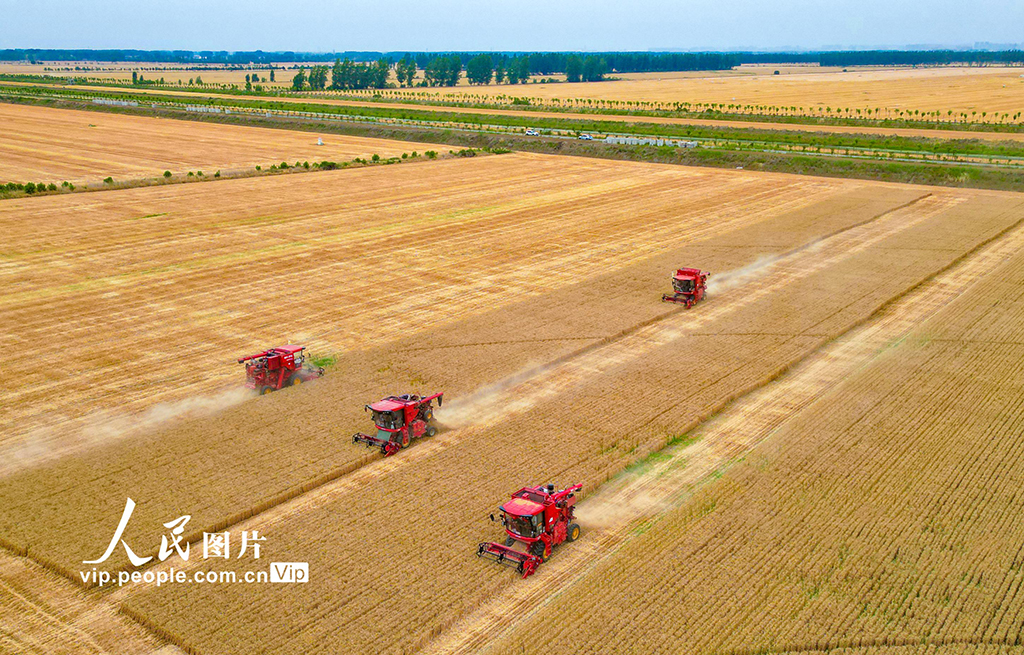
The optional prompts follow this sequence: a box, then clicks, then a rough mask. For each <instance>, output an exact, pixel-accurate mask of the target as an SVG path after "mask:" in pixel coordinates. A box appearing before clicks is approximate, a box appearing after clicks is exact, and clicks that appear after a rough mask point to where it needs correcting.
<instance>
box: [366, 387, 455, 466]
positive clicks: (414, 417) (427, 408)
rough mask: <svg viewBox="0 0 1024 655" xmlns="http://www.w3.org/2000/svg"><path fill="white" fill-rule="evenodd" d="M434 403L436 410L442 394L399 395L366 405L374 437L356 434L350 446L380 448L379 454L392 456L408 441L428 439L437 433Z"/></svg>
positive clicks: (406, 444) (442, 397) (442, 398)
mask: <svg viewBox="0 0 1024 655" xmlns="http://www.w3.org/2000/svg"><path fill="white" fill-rule="evenodd" d="M435 399H436V400H437V406H438V407H440V406H441V403H442V402H443V401H444V393H435V394H434V395H432V396H418V395H416V394H411V393H407V394H402V395H401V396H388V397H387V398H384V399H383V400H378V401H377V402H375V403H372V404H370V405H367V406H366V409H367V410H369V411H370V412H371V414H372V415H373V425H374V427H376V428H377V434H376V435H369V434H363V433H362V432H357V433H355V434H354V435H352V443H364V444H366V445H367V446H369V447H377V448H380V452H381V454H382V455H384V456H385V457H387V456H388V455H394V454H395V453H397V452H398V451H399V450H401V449H402V448H405V447H406V446H408V445H409V441H411V440H412V439H415V438H416V437H421V436H423V435H424V434H425V435H427V436H428V437H432V436H434V435H435V434H437V427H436V426H435V425H434V423H433V419H434V407H433V405H432V404H431V403H432V402H433V401H434V400H435Z"/></svg>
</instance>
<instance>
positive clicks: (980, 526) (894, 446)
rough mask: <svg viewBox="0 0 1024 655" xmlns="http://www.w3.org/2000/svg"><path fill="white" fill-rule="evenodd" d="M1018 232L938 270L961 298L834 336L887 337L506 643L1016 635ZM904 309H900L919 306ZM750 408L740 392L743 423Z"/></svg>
mask: <svg viewBox="0 0 1024 655" xmlns="http://www.w3.org/2000/svg"><path fill="white" fill-rule="evenodd" d="M1021 240H1022V239H1021V234H1020V233H1019V230H1018V231H1017V232H1016V233H1011V234H1010V235H1007V237H1005V238H1004V239H1003V240H1002V241H1001V242H996V243H995V244H993V246H992V247H991V248H989V249H988V252H983V253H982V254H981V256H980V257H978V258H976V259H974V260H970V261H968V262H966V263H965V268H966V270H961V271H959V272H958V273H954V274H952V275H948V276H943V277H940V278H939V279H938V280H936V281H935V285H934V291H933V297H932V298H930V299H929V298H928V297H927V294H925V297H922V298H919V299H918V300H920V301H921V302H922V303H923V307H924V309H925V310H932V309H933V308H932V307H931V306H930V303H931V302H932V301H934V300H936V299H939V298H941V297H942V296H944V295H945V296H949V295H954V296H955V295H956V294H960V293H961V292H962V295H959V297H956V299H955V300H954V301H953V302H951V303H949V304H947V305H945V306H943V307H941V308H939V309H938V311H937V312H935V313H934V315H933V316H931V318H929V319H928V320H927V321H925V322H923V323H920V324H916V325H913V330H912V331H910V333H909V335H906V336H903V337H901V336H900V335H899V334H890V333H888V332H886V331H885V330H884V329H883V331H882V332H881V333H875V334H871V333H868V334H863V335H856V334H855V335H852V337H851V340H850V341H849V342H847V343H842V344H837V345H836V347H835V349H836V351H837V353H841V352H842V351H844V350H846V351H847V353H846V354H847V355H848V354H849V351H850V350H853V351H856V350H862V351H863V350H864V349H865V348H867V350H868V351H873V352H871V355H872V357H871V358H870V364H869V365H867V366H858V367H856V368H855V370H854V371H852V374H851V375H849V376H848V377H847V378H846V379H845V380H834V379H833V380H832V381H831V382H830V383H831V384H835V387H834V389H832V390H831V391H830V392H829V393H827V394H826V395H824V396H821V397H820V398H817V399H815V401H814V402H813V403H811V404H810V405H808V406H807V408H806V409H805V410H804V411H801V412H800V413H798V414H797V415H796V416H795V417H792V418H790V420H788V421H787V422H785V423H783V424H781V425H775V426H772V425H770V424H769V425H768V426H763V425H758V426H756V427H758V428H761V427H766V428H768V429H769V430H770V429H771V428H773V427H774V431H771V432H770V436H769V435H768V434H761V435H760V437H759V438H764V437H765V436H768V439H767V440H766V441H764V443H763V444H762V445H761V446H759V447H758V448H757V449H755V450H754V451H753V453H751V454H749V455H748V456H747V457H746V458H745V459H744V460H743V461H742V462H741V463H740V464H738V465H736V466H735V467H734V468H733V469H732V470H730V471H729V472H728V473H726V475H725V477H724V478H723V479H722V480H721V481H720V482H718V483H716V484H714V485H711V486H708V487H706V488H705V489H703V490H701V491H699V492H698V493H697V494H696V495H695V496H694V497H692V498H691V499H689V500H688V501H687V502H685V503H683V504H682V506H681V507H679V508H678V509H675V510H672V511H670V512H668V513H667V514H666V515H665V516H664V518H662V519H660V520H659V521H658V522H656V523H655V524H653V526H650V527H649V529H647V530H646V531H644V532H642V534H639V535H638V536H636V537H635V538H633V539H632V540H631V541H629V542H628V543H627V544H626V545H625V546H623V547H622V548H621V550H619V551H618V552H617V553H615V554H614V555H613V556H611V557H609V558H607V560H606V561H604V562H602V563H601V564H600V565H598V566H597V567H595V568H594V569H593V570H592V571H589V572H587V574H586V576H585V577H583V578H582V580H579V581H578V582H576V583H575V584H572V585H568V586H565V587H564V588H562V589H561V591H563V592H564V593H562V594H561V596H560V597H559V598H558V599H555V600H554V601H553V602H551V603H548V604H547V605H546V606H545V608H544V611H543V618H542V620H540V619H538V618H534V619H532V620H530V621H528V622H526V623H524V624H523V625H522V626H521V627H520V628H518V629H517V630H516V631H515V632H514V633H513V634H511V635H510V636H508V637H507V638H506V639H502V640H499V642H498V643H497V644H496V645H495V650H496V651H497V652H508V651H510V650H515V649H516V648H517V647H518V644H523V643H530V641H531V640H532V639H535V638H537V637H538V634H539V635H541V636H542V638H543V639H544V640H545V641H546V642H547V643H551V644H555V645H556V646H557V647H556V648H555V651H556V652H573V653H587V652H603V651H604V650H606V649H608V648H611V649H613V650H614V649H615V648H617V647H626V645H627V644H629V645H630V647H635V646H636V645H637V644H640V647H641V648H643V649H644V650H645V651H648V652H676V651H675V650H674V649H670V650H666V649H667V647H668V645H669V644H685V651H686V652H709V651H714V652H736V653H751V652H757V651H759V650H763V649H765V648H771V649H772V650H778V651H793V650H801V651H803V650H815V649H826V648H829V649H833V648H840V647H854V648H861V647H875V646H879V645H883V644H889V645H910V644H921V643H927V644H936V645H942V644H951V645H961V646H963V647H964V648H965V649H967V648H968V647H971V646H975V645H977V646H979V647H980V646H985V645H989V646H999V645H1004V646H1014V645H1016V644H1019V643H1020V641H1021V628H1020V625H1021V622H1020V618H1021V616H1022V614H1024V607H1022V604H1021V603H1020V601H1019V593H1018V592H1019V589H1020V587H1021V584H1022V581H1024V578H1022V575H1021V565H1020V560H1021V554H1020V546H1019V541H1020V538H1019V535H1020V533H1021V531H1022V530H1024V522H1022V521H1021V520H1020V518H1019V512H1017V511H1016V508H1017V507H1018V506H1019V500H1020V499H1019V489H1020V485H1019V484H1017V481H1018V480H1019V479H1021V477H1022V476H1024V472H1022V470H1021V469H1022V465H1021V463H1020V462H1021V458H1020V440H1019V435H1020V430H1021V426H1022V425H1024V405H1022V404H1021V401H1020V399H1021V397H1022V396H1021V389H1022V388H1024V369H1022V367H1021V365H1020V362H1021V361H1022V360H1021V355H1022V354H1024V350H1022V346H1021V336H1022V335H1021V325H1022V323H1021V313H1022V311H1024V302H1022V299H1024V294H1022V291H1021V290H1022V289H1024V253H1022V252H1021V248H1020V245H1021ZM1007 257H1010V259H1009V261H1005V263H1003V262H1004V260H1005V259H1006V258H1007ZM972 266H976V267H977V268H974V270H973V271H972V270H971V268H972ZM979 268H980V270H979ZM979 273H982V274H983V277H981V279H980V281H977V283H976V284H974V285H973V286H969V287H968V288H967V289H963V287H962V286H961V285H964V284H965V283H970V282H974V280H975V278H976V276H977V275H978V274H979ZM902 308H903V304H902V303H901V304H899V305H897V306H895V307H894V310H895V313H894V314H893V315H891V316H890V317H889V318H890V319H891V320H893V321H895V322H899V321H901V320H905V318H906V317H905V316H901V314H900V310H901V309H902ZM883 328H884V326H883ZM858 336H860V337H862V338H864V339H865V342H863V343H857V342H855V341H853V339H854V338H856V337H858ZM879 339H880V340H879ZM850 363H851V362H849V361H847V362H846V364H847V365H849V364H850ZM852 363H856V362H852ZM829 366H830V367H833V366H834V364H829ZM826 372H827V371H826ZM835 372H836V371H835V369H834V368H832V370H831V372H829V374H828V376H826V378H825V381H827V380H828V378H829V377H831V376H834V374H835ZM795 373H796V375H795V376H794V379H795V378H798V377H800V374H801V373H806V371H804V372H795ZM811 377H812V378H814V377H818V376H814V375H811ZM822 381H823V380H822V379H821V378H819V379H818V380H817V382H818V384H820V383H821V382H822ZM749 409H750V408H748V407H745V406H744V405H740V406H738V407H737V408H736V412H737V413H736V414H735V415H734V416H733V417H732V420H733V422H734V423H735V424H736V426H735V427H739V428H741V429H743V426H744V425H745V422H744V420H743V419H742V418H740V412H744V411H749ZM755 416H756V413H755ZM729 420H730V418H729V416H728V415H727V416H726V417H725V422H726V425H728V421H729ZM746 429H749V426H747V428H746ZM741 434H742V432H741ZM713 435H714V432H713V431H712V433H711V436H713ZM705 436H707V435H705ZM695 447H696V446H695ZM724 572H729V574H725V573H724ZM598 595H599V597H600V598H601V602H600V603H597V604H588V605H587V606H586V607H581V606H580V604H579V602H578V600H577V601H576V602H573V601H572V600H570V599H582V598H594V597H597V596H598ZM653 607H657V608H658V611H657V612H652V611H650V609H649V608H653ZM627 616H628V617H629V618H628V621H624V620H623V617H627ZM542 626H543V627H542ZM639 626H642V627H643V632H644V635H641V634H640V633H639V632H638V630H639ZM566 644H571V645H572V647H571V648H566V647H564V646H563V645H566ZM559 648H561V651H559ZM452 650H456V649H452Z"/></svg>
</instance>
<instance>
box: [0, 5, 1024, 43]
mask: <svg viewBox="0 0 1024 655" xmlns="http://www.w3.org/2000/svg"><path fill="white" fill-rule="evenodd" d="M0 16H2V17H3V18H2V21H0V48H138V49H143V50H155V49H180V50H257V49H261V50H294V51H303V52H322V51H344V50H373V51H400V50H416V51H420V50H422V51H444V50H529V51H534V50H541V51H547V50H551V51H558V50H563V51H564V50H648V49H683V50H737V49H782V48H803V49H815V48H833V47H877V46H881V47H886V46H897V47H898V46H905V45H919V44H932V45H967V46H970V45H972V44H974V43H975V42H982V41H984V42H994V43H1021V42H1024V29H1022V28H1024V1H1022V0H976V1H973V2H972V1H970V0H831V1H829V2H822V1H816V0H775V1H774V2H765V1H759V0H681V1H677V2H672V1H670V0H632V1H630V0H572V1H569V2H553V1H541V0H476V1H473V2H470V1H468V0H463V1H459V0H440V1H414V0H385V1H382V2H373V1H371V0H337V1H333V2H332V1H328V0H294V1H289V0H283V1H278V2H266V1H264V0H245V1H242V0H223V1H219V2H218V1H216V0H206V1H198V0H75V1H65V2H58V1H55V0H36V1H35V2H28V0H0Z"/></svg>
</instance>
